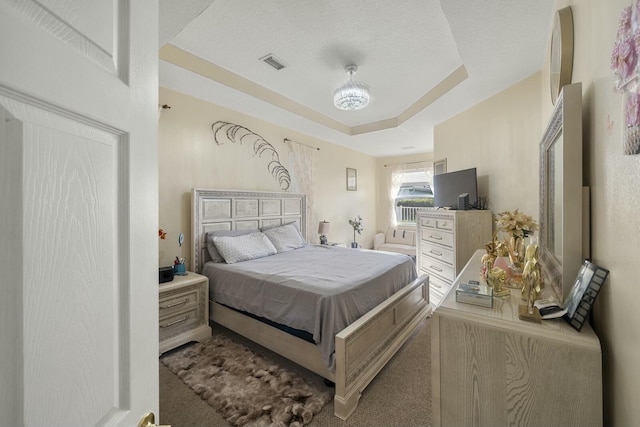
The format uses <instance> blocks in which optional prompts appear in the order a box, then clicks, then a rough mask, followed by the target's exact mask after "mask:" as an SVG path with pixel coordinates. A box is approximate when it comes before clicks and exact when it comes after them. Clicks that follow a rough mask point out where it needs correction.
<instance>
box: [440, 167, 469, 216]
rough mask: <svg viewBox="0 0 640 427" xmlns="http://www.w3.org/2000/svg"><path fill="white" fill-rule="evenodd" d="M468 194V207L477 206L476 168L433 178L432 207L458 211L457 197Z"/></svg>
mask: <svg viewBox="0 0 640 427" xmlns="http://www.w3.org/2000/svg"><path fill="white" fill-rule="evenodd" d="M464 193H468V194H469V206H470V207H476V206H478V177H477V175H476V168H471V169H463V170H459V171H455V172H448V173H442V174H440V175H434V176H433V199H434V200H433V205H434V206H436V207H439V208H452V209H458V196H459V195H461V194H464Z"/></svg>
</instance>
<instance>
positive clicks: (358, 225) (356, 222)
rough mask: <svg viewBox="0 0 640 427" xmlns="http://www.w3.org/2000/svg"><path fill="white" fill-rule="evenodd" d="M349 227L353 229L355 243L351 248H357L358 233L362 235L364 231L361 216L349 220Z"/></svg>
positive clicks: (352, 243)
mask: <svg viewBox="0 0 640 427" xmlns="http://www.w3.org/2000/svg"><path fill="white" fill-rule="evenodd" d="M349 225H350V226H352V227H353V242H351V247H352V248H357V247H358V242H356V233H358V234H362V230H364V220H363V219H362V217H361V216H360V215H358V216H357V217H356V218H355V219H350V220H349Z"/></svg>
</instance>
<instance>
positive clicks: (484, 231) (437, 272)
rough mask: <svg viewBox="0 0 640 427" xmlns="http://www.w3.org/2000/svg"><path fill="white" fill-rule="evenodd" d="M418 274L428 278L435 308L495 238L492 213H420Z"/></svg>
mask: <svg viewBox="0 0 640 427" xmlns="http://www.w3.org/2000/svg"><path fill="white" fill-rule="evenodd" d="M416 225H417V229H418V239H417V245H418V257H417V263H418V264H417V267H418V274H419V275H420V274H425V273H426V274H428V275H429V301H430V302H431V305H432V306H433V307H434V308H435V307H437V306H438V305H439V304H440V302H441V301H442V299H443V298H444V296H445V295H446V294H447V292H449V289H450V288H451V284H452V283H453V280H454V279H455V277H456V276H457V275H458V273H459V272H460V270H462V268H463V267H464V265H465V264H466V263H467V261H468V260H469V258H470V257H471V256H472V255H473V253H474V252H475V251H476V250H477V249H480V248H483V247H484V245H485V243H488V242H490V241H491V239H492V237H493V231H492V225H493V218H492V215H491V211H479V210H471V211H447V210H426V209H425V210H421V211H418V215H417V218H416Z"/></svg>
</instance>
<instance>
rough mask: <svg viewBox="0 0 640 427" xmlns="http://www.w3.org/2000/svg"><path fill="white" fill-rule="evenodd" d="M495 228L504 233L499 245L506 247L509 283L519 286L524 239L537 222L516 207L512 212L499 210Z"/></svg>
mask: <svg viewBox="0 0 640 427" xmlns="http://www.w3.org/2000/svg"><path fill="white" fill-rule="evenodd" d="M496 228H497V230H498V231H501V232H503V233H505V234H506V237H505V238H504V241H503V242H502V243H501V245H502V246H503V247H504V248H505V249H506V250H505V252H506V255H507V256H508V258H509V268H510V270H511V271H510V272H509V273H510V274H509V275H510V282H511V283H510V284H511V285H512V287H516V288H517V287H520V286H521V278H522V267H523V264H524V255H525V247H526V245H525V239H526V238H527V236H529V234H532V233H533V232H534V231H535V230H537V229H538V224H537V223H536V221H535V220H534V219H533V218H532V217H530V216H529V215H526V214H524V213H523V212H519V211H518V209H516V210H515V211H513V212H510V211H505V212H500V213H499V214H498V216H497V218H496Z"/></svg>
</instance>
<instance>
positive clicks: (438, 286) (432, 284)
mask: <svg viewBox="0 0 640 427" xmlns="http://www.w3.org/2000/svg"><path fill="white" fill-rule="evenodd" d="M431 286H433V287H434V288H438V289H440V288H442V286H440V285H436V284H435V283H431Z"/></svg>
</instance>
